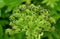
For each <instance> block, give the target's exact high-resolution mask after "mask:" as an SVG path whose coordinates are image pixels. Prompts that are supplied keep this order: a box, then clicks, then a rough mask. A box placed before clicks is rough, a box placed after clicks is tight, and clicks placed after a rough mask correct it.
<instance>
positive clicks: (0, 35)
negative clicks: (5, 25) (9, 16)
mask: <svg viewBox="0 0 60 39" xmlns="http://www.w3.org/2000/svg"><path fill="white" fill-rule="evenodd" d="M2 36H3V29H2V26H1V25H0V39H2Z"/></svg>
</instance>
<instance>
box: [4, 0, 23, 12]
mask: <svg viewBox="0 0 60 39" xmlns="http://www.w3.org/2000/svg"><path fill="white" fill-rule="evenodd" d="M4 2H5V3H6V5H7V6H8V8H7V10H6V12H9V11H11V10H13V9H14V8H16V7H18V6H19V5H20V4H21V2H22V0H4Z"/></svg>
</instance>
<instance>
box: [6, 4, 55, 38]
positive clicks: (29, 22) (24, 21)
mask: <svg viewBox="0 0 60 39" xmlns="http://www.w3.org/2000/svg"><path fill="white" fill-rule="evenodd" d="M54 24H55V20H54V18H52V17H51V16H50V13H49V12H48V11H47V10H46V9H44V8H42V7H41V6H40V5H38V6H35V5H34V4H31V5H25V4H23V5H20V6H19V7H18V9H15V10H14V11H13V14H12V15H11V16H10V26H11V27H12V29H6V33H9V35H14V34H16V33H20V32H25V35H26V36H25V37H26V39H40V38H41V36H43V34H44V31H54V30H55V27H54Z"/></svg>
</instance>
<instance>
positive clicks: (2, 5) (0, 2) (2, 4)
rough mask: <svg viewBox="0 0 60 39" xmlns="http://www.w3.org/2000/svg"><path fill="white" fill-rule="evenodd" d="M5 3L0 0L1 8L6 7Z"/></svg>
mask: <svg viewBox="0 0 60 39" xmlns="http://www.w3.org/2000/svg"><path fill="white" fill-rule="evenodd" d="M4 5H5V3H4V1H3V0H0V8H2V7H4Z"/></svg>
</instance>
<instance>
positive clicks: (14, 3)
mask: <svg viewBox="0 0 60 39" xmlns="http://www.w3.org/2000/svg"><path fill="white" fill-rule="evenodd" d="M31 4H33V5H34V9H32V8H28V7H30V6H31ZM38 5H40V8H41V9H43V10H42V11H43V12H45V9H46V10H47V11H46V12H48V14H47V15H48V16H50V17H52V18H49V19H50V21H51V22H53V23H51V22H50V21H49V20H48V18H47V20H48V21H49V22H48V21H47V22H48V23H47V22H46V24H49V23H50V25H52V26H54V27H53V28H49V27H52V26H48V27H46V26H45V24H44V26H45V27H46V28H45V27H43V26H42V28H43V29H44V30H41V31H43V35H42V36H41V39H60V0H0V39H25V38H26V37H25V36H26V32H27V31H29V30H28V29H27V30H26V31H23V32H22V31H20V27H21V26H20V20H21V19H20V18H21V17H22V19H23V18H24V19H26V16H28V15H29V16H30V14H31V13H32V16H30V17H29V18H30V21H26V22H27V23H26V22H24V21H23V22H22V23H24V24H23V28H24V29H25V28H26V27H24V25H28V22H31V21H32V20H31V19H38V20H37V21H38V22H37V27H38V25H39V20H40V19H39V18H37V17H39V16H41V15H38V14H39V12H40V11H39V10H36V11H37V12H36V11H34V10H35V8H36V7H39V6H38ZM19 6H20V7H21V6H22V8H18V7H19ZM42 7H43V8H42ZM23 8H24V9H25V8H27V11H26V10H24V9H23ZM40 8H39V9H40ZM20 9H22V11H21V10H20ZM30 9H32V10H30ZM25 11H26V12H25ZM32 11H33V12H34V14H33V12H32ZM28 12H29V14H26V13H28ZM22 13H23V14H22ZM41 13H42V12H41ZM18 14H20V15H25V14H26V16H24V17H23V16H21V17H19V15H18ZM43 15H45V13H43V14H42V16H41V18H43V17H44V16H43ZM11 16H12V17H13V16H18V18H19V19H18V18H16V19H14V18H15V17H13V18H12V17H11ZM48 16H47V17H48ZM34 17H35V18H34ZM26 20H28V19H26ZM12 21H14V23H15V21H16V23H17V25H15V24H16V23H15V24H14V25H11V23H12ZM45 21H46V19H44V21H42V23H44V22H45ZM34 22H35V21H34ZM22 23H21V25H22ZM12 24H13V23H12ZM18 25H19V27H18ZM30 25H31V26H32V25H33V26H34V25H35V24H33V23H32V22H31V23H30ZM30 25H29V26H30ZM40 25H41V24H40ZM42 25H43V24H42ZM13 26H14V27H13ZM40 27H41V26H40ZM13 28H14V29H16V30H14V29H13ZM31 28H32V27H31ZM34 28H35V27H34ZM29 29H30V28H29ZM49 29H51V30H52V31H51V30H49ZM12 30H13V31H12ZM32 30H33V29H32ZM34 30H35V29H34ZM46 30H48V31H46ZM16 31H17V32H16ZM19 31H20V32H19ZM53 31H54V32H53ZM7 32H9V33H10V34H8V33H7ZM29 33H30V32H29ZM32 33H34V32H32ZM28 35H29V34H28ZM34 36H35V35H34ZM23 37H24V38H23ZM30 38H31V37H30Z"/></svg>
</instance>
